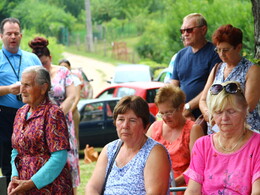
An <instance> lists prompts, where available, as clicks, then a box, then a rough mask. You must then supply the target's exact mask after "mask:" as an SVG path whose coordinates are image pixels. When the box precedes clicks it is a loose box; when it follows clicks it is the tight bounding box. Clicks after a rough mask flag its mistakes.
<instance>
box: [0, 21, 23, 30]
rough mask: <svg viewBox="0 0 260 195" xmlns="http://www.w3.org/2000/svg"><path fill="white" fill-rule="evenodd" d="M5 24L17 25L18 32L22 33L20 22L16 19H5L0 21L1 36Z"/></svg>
mask: <svg viewBox="0 0 260 195" xmlns="http://www.w3.org/2000/svg"><path fill="white" fill-rule="evenodd" d="M7 22H9V23H14V24H15V23H16V24H18V26H19V28H20V32H21V31H22V29H21V24H20V21H19V20H18V19H17V18H5V19H4V20H2V22H1V24H0V33H2V34H3V33H4V25H5V23H7Z"/></svg>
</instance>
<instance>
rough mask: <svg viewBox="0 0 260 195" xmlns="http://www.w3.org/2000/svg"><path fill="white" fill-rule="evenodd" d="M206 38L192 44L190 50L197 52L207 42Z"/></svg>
mask: <svg viewBox="0 0 260 195" xmlns="http://www.w3.org/2000/svg"><path fill="white" fill-rule="evenodd" d="M207 42H208V41H207V40H206V39H203V40H202V41H200V42H199V43H198V44H196V45H194V46H192V47H191V48H192V52H193V53H196V52H198V51H199V50H200V49H201V48H203V47H204V46H205V45H206V44H207Z"/></svg>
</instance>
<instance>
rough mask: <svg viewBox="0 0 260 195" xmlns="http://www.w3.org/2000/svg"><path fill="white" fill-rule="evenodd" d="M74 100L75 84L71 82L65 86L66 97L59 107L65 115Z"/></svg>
mask: <svg viewBox="0 0 260 195" xmlns="http://www.w3.org/2000/svg"><path fill="white" fill-rule="evenodd" d="M74 100H75V86H74V84H71V85H69V86H67V87H66V99H65V100H64V101H63V102H62V104H61V105H60V108H61V109H62V111H63V112H64V114H65V115H66V114H67V113H68V112H69V111H70V109H71V107H72V104H73V102H74Z"/></svg>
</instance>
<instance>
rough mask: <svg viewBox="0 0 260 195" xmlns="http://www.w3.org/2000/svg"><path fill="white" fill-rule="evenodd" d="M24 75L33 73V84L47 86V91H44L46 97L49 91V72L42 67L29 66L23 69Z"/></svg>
mask: <svg viewBox="0 0 260 195" xmlns="http://www.w3.org/2000/svg"><path fill="white" fill-rule="evenodd" d="M24 73H35V74H36V77H35V82H36V83H37V84H39V85H43V84H44V83H47V84H48V89H47V91H46V95H47V94H48V92H49V91H50V89H51V77H50V73H49V71H48V70H47V69H46V68H44V67H43V66H29V67H27V68H26V69H24V71H23V74H24Z"/></svg>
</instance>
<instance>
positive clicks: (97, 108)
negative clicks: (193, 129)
mask: <svg viewBox="0 0 260 195" xmlns="http://www.w3.org/2000/svg"><path fill="white" fill-rule="evenodd" d="M119 100H120V98H109V99H91V100H90V99H87V100H80V102H79V104H78V109H79V112H80V124H79V143H80V149H84V148H85V147H86V144H89V145H90V146H93V147H103V146H105V145H106V144H107V143H109V142H111V141H113V140H115V139H118V136H117V132H116V127H115V126H114V124H113V110H114V108H115V106H116V104H117V102H118V101H119ZM150 121H151V122H154V121H155V117H154V116H153V115H152V114H151V115H150Z"/></svg>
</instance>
